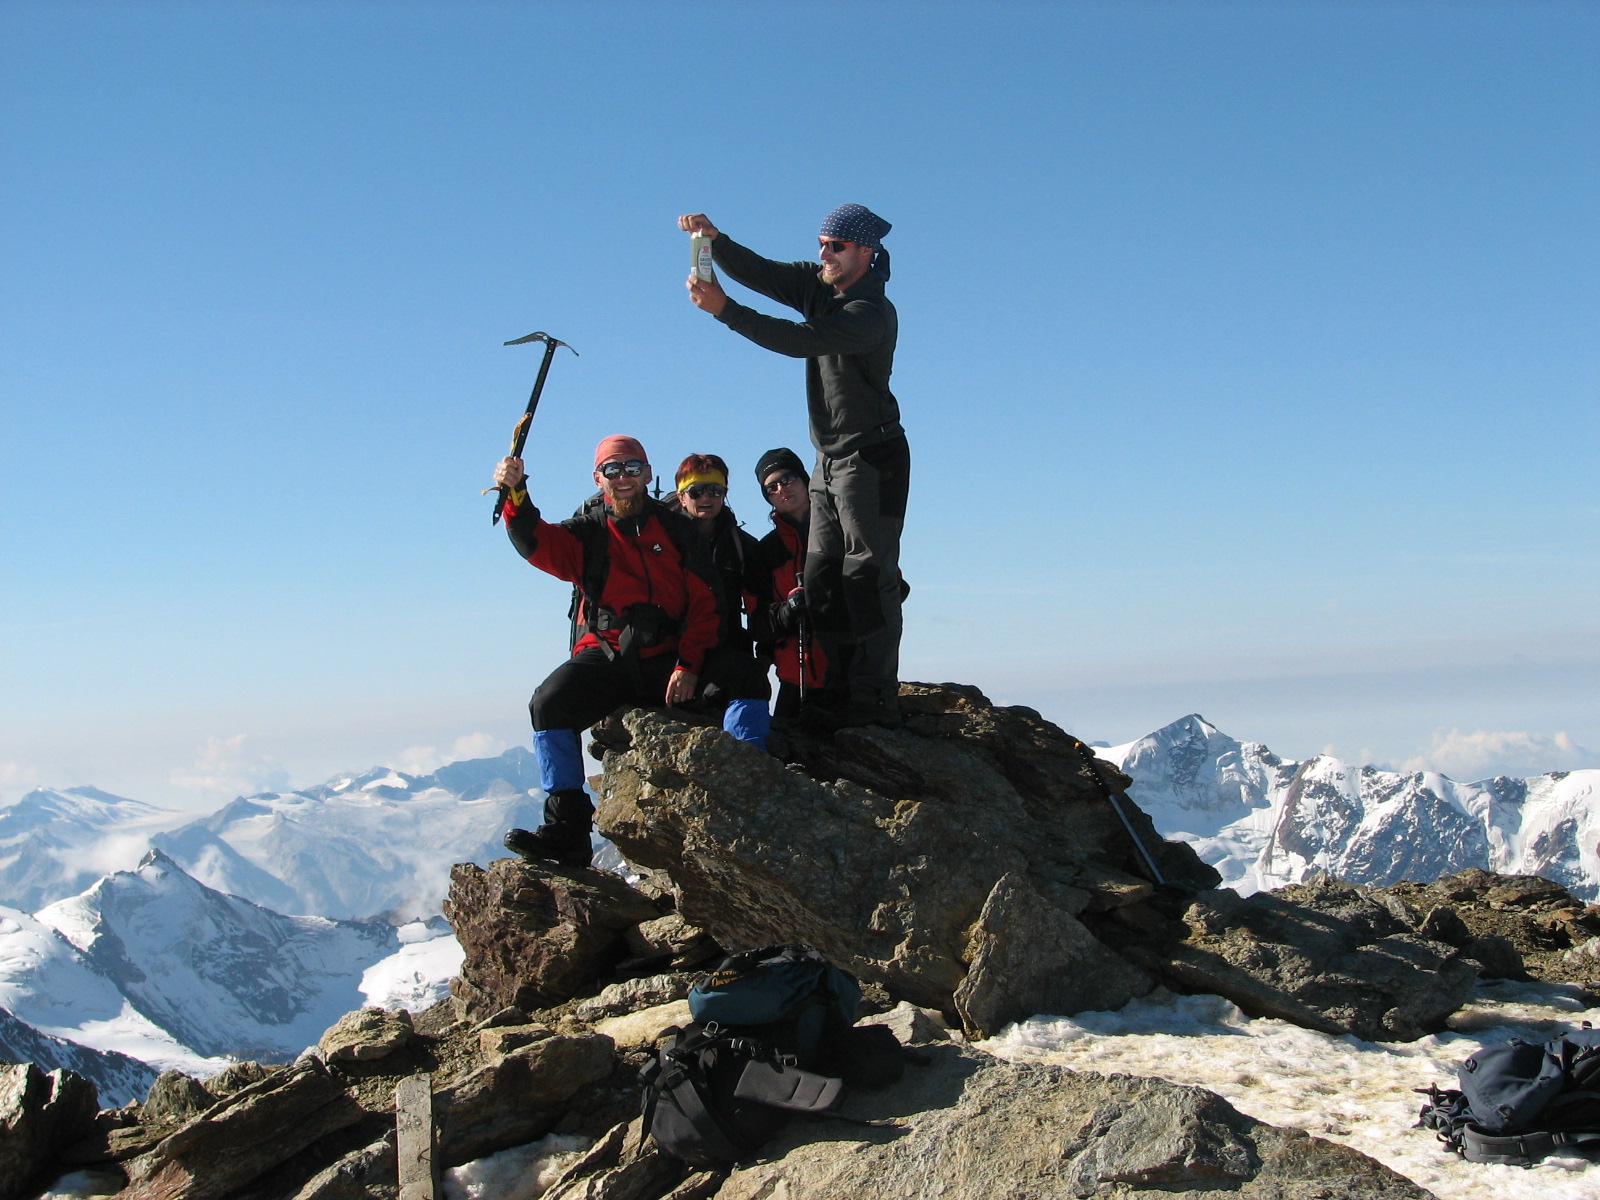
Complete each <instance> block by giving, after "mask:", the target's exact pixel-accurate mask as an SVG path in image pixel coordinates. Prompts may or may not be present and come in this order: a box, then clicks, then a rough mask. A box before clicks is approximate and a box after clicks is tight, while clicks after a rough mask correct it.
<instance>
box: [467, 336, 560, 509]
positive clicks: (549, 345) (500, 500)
mask: <svg viewBox="0 0 1600 1200" xmlns="http://www.w3.org/2000/svg"><path fill="white" fill-rule="evenodd" d="M526 342H543V343H544V361H543V362H541V363H540V364H539V377H538V378H537V379H535V380H534V381H533V395H531V396H529V397H528V410H527V411H526V412H525V413H523V414H522V418H521V419H520V420H519V421H518V422H517V427H516V428H515V429H513V430H512V431H511V457H512V458H521V457H522V447H523V446H525V445H526V444H527V442H528V427H529V426H530V425H532V424H533V410H534V409H536V408H538V407H539V393H540V392H542V391H544V377H545V376H546V375H548V374H550V360H551V359H552V358H554V357H555V356H556V347H557V346H567V344H566V343H565V342H562V341H557V340H556V339H555V338H553V337H551V336H550V335H549V334H548V333H530V334H529V335H528V336H527V337H519V338H513V339H512V340H511V341H509V342H506V343H505V345H507V346H521V345H523V344H524V343H526ZM567 349H568V350H572V347H571V346H567ZM572 357H574V358H577V357H578V352H577V351H576V350H572ZM491 490H493V491H495V492H496V493H498V495H497V496H496V497H495V502H494V516H493V519H492V520H491V521H490V522H489V523H490V524H491V525H498V524H499V523H500V510H501V509H502V508H504V507H505V502H506V489H505V488H503V487H497V488H493V489H489V488H485V489H484V494H485V495H487V494H488V493H489V491H491Z"/></svg>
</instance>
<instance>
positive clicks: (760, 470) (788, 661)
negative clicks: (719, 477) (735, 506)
mask: <svg viewBox="0 0 1600 1200" xmlns="http://www.w3.org/2000/svg"><path fill="white" fill-rule="evenodd" d="M756 480H757V482H759V483H760V484H761V493H762V495H764V496H765V497H766V498H767V503H768V504H769V505H771V506H772V512H771V514H770V515H771V517H772V532H771V533H769V534H767V536H766V537H764V538H762V539H761V560H762V566H763V568H764V569H765V570H766V571H767V573H768V578H769V581H770V582H769V584H768V588H767V591H768V594H769V596H770V599H769V601H768V603H767V605H766V608H765V611H764V612H763V613H761V614H760V619H759V620H758V621H757V623H756V627H757V638H758V640H759V641H761V642H762V643H763V644H764V645H765V646H766V647H767V649H768V652H769V653H770V654H771V656H772V661H773V664H774V665H775V666H776V667H777V669H778V699H777V702H776V703H775V704H774V705H773V710H772V715H773V716H774V717H777V718H779V719H788V718H791V717H794V716H796V715H798V714H799V711H800V698H801V697H802V696H804V695H806V694H807V693H809V692H811V691H814V690H816V689H817V688H820V687H821V686H822V684H823V681H824V678H825V676H826V671H827V656H826V655H825V654H823V653H822V650H821V648H820V647H818V646H817V645H815V643H814V641H813V638H812V636H811V630H810V628H809V625H810V622H808V621H807V620H806V593H805V587H804V585H803V580H804V578H805V569H806V541H807V538H808V536H809V533H810V527H811V494H810V492H808V491H807V484H808V481H807V479H806V468H805V464H804V463H802V462H801V461H800V456H799V455H798V454H796V453H795V452H794V451H793V450H790V449H789V448H788V447H787V446H780V447H779V448H778V449H776V450H768V451H767V452H766V453H765V454H763V455H762V456H761V458H760V461H758V462H757V463H756Z"/></svg>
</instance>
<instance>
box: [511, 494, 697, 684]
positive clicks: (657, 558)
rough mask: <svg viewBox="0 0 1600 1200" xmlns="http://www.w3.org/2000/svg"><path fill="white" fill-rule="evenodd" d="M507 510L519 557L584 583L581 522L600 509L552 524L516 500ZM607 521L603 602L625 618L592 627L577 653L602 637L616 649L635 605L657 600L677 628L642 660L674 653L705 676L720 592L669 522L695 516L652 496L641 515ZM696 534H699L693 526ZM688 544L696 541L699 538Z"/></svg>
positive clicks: (645, 651)
mask: <svg viewBox="0 0 1600 1200" xmlns="http://www.w3.org/2000/svg"><path fill="white" fill-rule="evenodd" d="M502 512H503V514H504V516H505V522H506V532H507V533H509V534H510V535H511V542H512V544H513V545H514V546H516V548H517V552H518V553H519V554H521V555H522V556H523V557H524V558H525V559H527V560H528V561H529V562H530V563H532V564H533V565H534V566H536V567H538V568H539V569H540V570H541V571H544V572H546V573H548V574H550V575H554V576H555V577H556V578H557V579H564V580H566V581H567V582H568V583H572V584H577V585H578V586H579V587H580V588H581V587H583V586H584V582H585V581H584V564H585V549H584V547H585V541H584V539H583V537H582V536H581V535H582V533H583V532H584V530H583V529H582V528H581V527H582V526H583V525H584V523H585V522H588V523H590V525H591V526H592V525H593V523H595V522H597V521H598V520H600V519H601V518H600V517H599V514H598V513H597V514H595V516H593V517H574V518H572V519H570V520H567V521H562V522H561V523H560V524H559V525H552V524H551V523H550V522H549V521H546V520H545V519H544V518H542V517H541V516H540V515H539V510H538V509H537V508H534V507H533V506H532V505H531V504H530V505H525V506H520V507H519V506H518V505H517V504H516V503H515V501H513V500H511V499H509V498H508V499H507V501H506V504H505V507H504V509H503V510H502ZM603 519H604V521H605V536H606V543H605V547H606V576H605V584H604V586H603V587H602V588H601V590H600V596H599V603H600V607H601V608H603V609H610V610H611V612H612V613H613V614H616V616H617V617H618V618H619V620H617V621H616V622H615V624H617V625H618V626H619V627H618V628H613V629H605V630H602V631H601V632H600V633H599V635H598V636H597V635H596V634H595V633H594V632H593V631H589V632H586V633H585V634H584V635H583V636H582V637H580V638H579V639H578V642H577V644H576V645H575V646H574V647H573V653H574V654H576V653H577V652H578V651H579V650H584V649H587V648H588V647H591V646H597V645H599V638H600V637H603V638H605V639H606V641H607V642H609V643H610V644H611V645H612V646H613V647H615V646H616V645H617V644H618V642H619V641H620V639H621V637H622V630H621V628H620V626H621V625H622V624H624V623H625V621H626V617H627V613H628V610H629V609H630V608H632V607H633V606H634V605H636V604H654V605H656V606H657V607H659V608H660V609H662V610H663V611H664V612H665V613H666V615H667V617H668V618H669V620H670V621H672V622H674V623H676V626H677V628H676V630H675V631H669V633H668V634H667V636H665V637H663V638H662V639H661V640H660V641H659V642H657V643H656V644H655V645H653V646H649V647H646V648H644V649H641V650H640V651H639V655H640V657H641V658H654V657H656V656H657V655H662V654H674V653H675V654H676V655H677V657H678V662H679V663H680V664H682V665H683V666H684V667H685V668H686V669H688V670H690V671H693V672H694V673H695V674H696V675H698V674H700V672H701V670H702V668H703V667H704V666H705V658H706V654H707V653H708V652H709V651H710V650H711V649H712V648H713V647H714V646H715V645H716V644H717V636H718V627H719V624H720V620H721V618H720V616H719V614H718V611H717V597H716V593H715V592H713V591H712V589H711V584H710V582H709V579H710V578H712V576H711V575H710V574H709V568H708V567H707V568H705V570H704V572H702V570H697V569H696V566H697V564H692V563H690V562H689V561H686V559H685V558H684V556H683V555H682V554H681V553H680V552H679V550H678V543H677V542H676V541H674V539H673V537H672V535H671V534H670V533H669V532H668V531H667V522H669V521H675V520H676V521H685V522H687V521H688V518H687V517H684V516H681V515H679V514H676V513H670V512H668V511H667V510H665V509H663V508H662V507H661V506H660V505H659V504H657V503H656V502H655V501H653V500H650V501H646V503H645V508H644V511H643V512H642V513H641V514H640V515H639V516H637V517H627V518H624V519H623V520H622V521H621V523H620V524H619V522H618V521H617V518H616V517H614V516H612V515H611V514H610V512H609V511H607V512H606V515H605V517H604V518H603ZM689 533H690V534H691V535H694V530H693V528H692V526H691V527H690V530H689ZM686 544H689V545H694V544H696V542H695V541H694V537H693V536H691V537H690V539H689V540H688V542H687V543H686ZM700 565H702V566H703V564H700ZM578 619H579V624H580V626H581V625H584V624H587V615H586V614H585V613H583V612H581V611H580V612H579V615H578Z"/></svg>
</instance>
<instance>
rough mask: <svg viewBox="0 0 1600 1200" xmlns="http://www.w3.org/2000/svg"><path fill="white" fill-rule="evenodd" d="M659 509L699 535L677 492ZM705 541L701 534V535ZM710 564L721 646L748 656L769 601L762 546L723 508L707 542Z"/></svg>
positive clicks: (663, 501) (727, 508)
mask: <svg viewBox="0 0 1600 1200" xmlns="http://www.w3.org/2000/svg"><path fill="white" fill-rule="evenodd" d="M661 503H662V505H663V507H665V508H669V509H671V510H672V511H674V512H678V513H680V514H682V515H683V518H684V520H686V521H691V522H693V524H694V527H695V529H696V530H697V531H698V530H699V528H700V523H699V522H698V521H695V520H694V518H693V517H690V516H688V515H687V514H683V513H682V510H681V509H680V508H679V507H678V495H677V493H676V492H674V493H672V495H670V496H667V497H666V498H665V499H663V500H662V502H661ZM701 537H702V539H704V534H702V535H701ZM709 546H710V550H711V562H712V565H713V566H714V567H715V568H716V571H717V581H718V583H719V584H720V587H719V589H718V590H719V594H720V599H721V604H722V638H721V641H722V645H724V646H732V647H734V648H736V649H739V650H743V651H745V652H746V653H750V652H751V650H752V649H753V647H754V641H753V639H752V637H751V633H750V626H751V625H752V624H753V623H754V621H755V619H756V615H757V614H758V613H760V612H762V611H763V610H764V608H765V606H766V604H767V603H768V601H769V600H770V599H771V592H770V585H769V582H768V579H767V572H766V570H765V568H764V566H763V562H764V560H763V558H762V552H761V543H760V542H758V541H756V539H755V538H754V537H752V536H751V535H750V534H748V533H746V532H745V531H744V530H743V529H741V528H739V518H738V517H736V516H734V514H733V510H732V509H731V508H729V507H727V505H726V504H724V505H723V508H722V511H721V512H720V513H718V514H717V519H716V522H715V523H714V525H713V527H712V532H711V537H710V539H709Z"/></svg>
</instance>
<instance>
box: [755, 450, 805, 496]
mask: <svg viewBox="0 0 1600 1200" xmlns="http://www.w3.org/2000/svg"><path fill="white" fill-rule="evenodd" d="M774 471H793V472H794V473H795V474H796V475H798V476H800V478H801V479H807V478H809V476H807V475H806V467H805V464H804V463H802V462H801V461H800V456H799V455H798V454H796V453H795V452H794V451H793V450H791V449H789V448H788V447H787V446H779V447H778V448H777V449H776V450H768V451H767V452H766V453H765V454H763V455H762V456H761V459H760V461H759V462H757V463H756V482H757V483H759V484H761V485H762V486H763V488H765V485H766V482H767V476H768V475H771V474H772V473H773V472H774Z"/></svg>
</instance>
